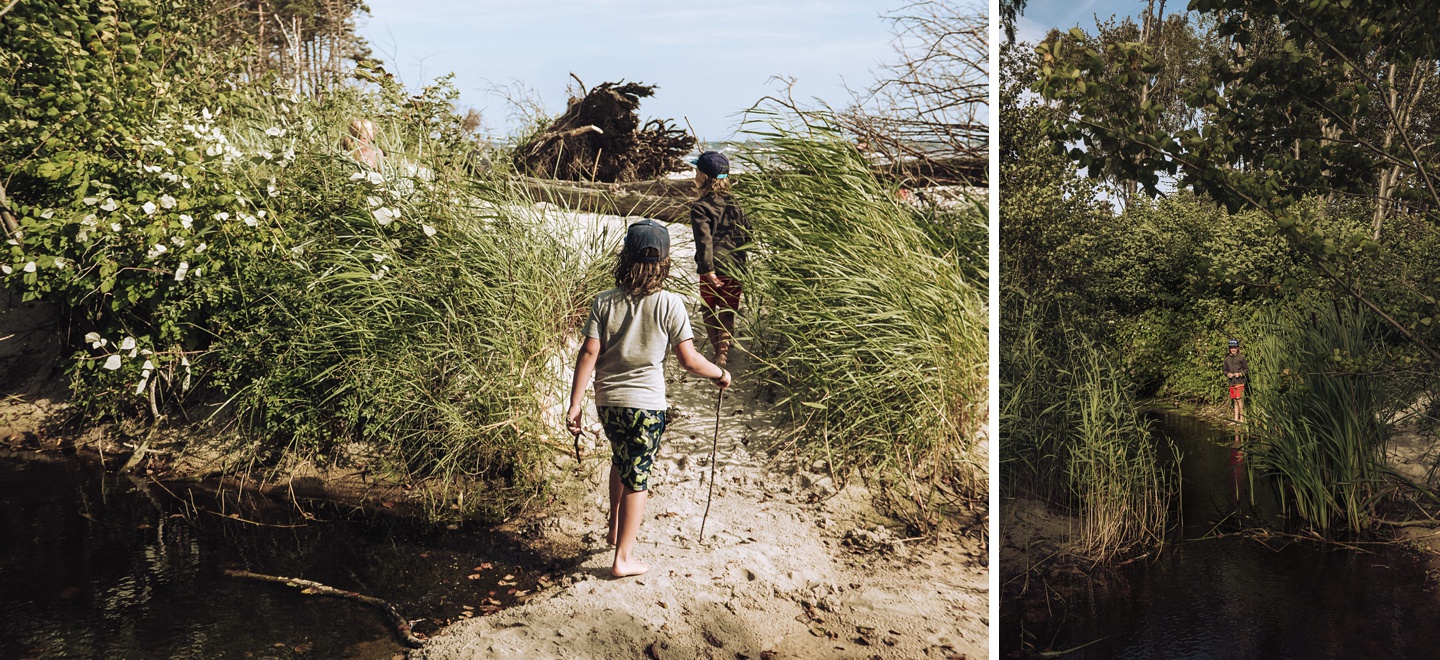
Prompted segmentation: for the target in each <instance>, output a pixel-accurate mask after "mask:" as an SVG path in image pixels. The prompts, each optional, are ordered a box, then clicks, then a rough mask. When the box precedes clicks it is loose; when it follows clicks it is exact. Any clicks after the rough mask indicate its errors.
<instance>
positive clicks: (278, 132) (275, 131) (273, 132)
mask: <svg viewBox="0 0 1440 660" xmlns="http://www.w3.org/2000/svg"><path fill="white" fill-rule="evenodd" d="M265 134H266V135H269V136H270V137H284V136H285V129H283V128H278V127H275V126H271V127H270V128H267V129H265Z"/></svg>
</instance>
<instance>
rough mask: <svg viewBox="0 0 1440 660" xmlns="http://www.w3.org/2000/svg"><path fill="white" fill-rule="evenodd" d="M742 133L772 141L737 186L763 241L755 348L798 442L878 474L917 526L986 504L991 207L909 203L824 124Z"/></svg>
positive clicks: (755, 264) (777, 121)
mask: <svg viewBox="0 0 1440 660" xmlns="http://www.w3.org/2000/svg"><path fill="white" fill-rule="evenodd" d="M747 127H748V128H747V130H748V131H749V134H750V135H751V136H752V137H753V138H756V139H757V140H759V141H760V142H761V143H762V144H763V145H764V146H763V150H762V154H761V157H759V158H757V159H755V160H754V161H752V162H751V163H750V167H751V169H752V173H750V174H747V176H746V177H745V179H743V185H742V186H740V187H739V188H738V189H737V194H738V195H739V196H740V198H741V203H742V204H743V206H744V207H745V209H746V212H747V214H748V215H749V217H750V218H751V222H752V224H753V239H754V243H755V249H754V250H753V252H752V261H751V263H750V272H749V273H748V274H747V276H746V290H747V295H750V296H751V297H750V300H751V303H752V304H751V309H752V310H757V309H758V310H759V312H758V315H757V316H756V317H755V318H754V319H753V321H754V323H753V325H752V326H751V337H750V338H749V339H750V341H749V342H748V343H749V346H748V349H749V350H750V351H751V352H752V353H753V355H754V357H755V360H756V365H757V372H756V376H757V377H758V378H760V379H762V380H763V381H764V382H767V383H770V384H772V385H773V386H774V387H775V390H776V391H777V392H778V395H779V398H778V400H777V402H776V403H777V405H778V406H779V407H780V408H781V409H782V410H783V411H784V412H785V413H787V414H788V416H789V418H790V419H792V420H793V421H794V422H795V425H794V434H793V436H792V437H793V440H794V441H795V442H796V443H798V445H799V446H801V447H803V448H804V449H805V450H807V451H808V452H810V453H812V454H814V455H817V456H819V457H822V458H826V459H828V460H829V461H830V463H831V464H832V465H834V466H835V467H836V468H838V469H840V470H843V471H847V472H848V471H849V469H850V468H858V469H860V470H861V472H862V474H864V475H866V476H867V477H871V476H873V477H875V478H876V479H877V480H878V483H879V484H880V486H881V487H880V489H879V490H880V491H881V494H882V496H883V500H884V501H886V502H888V503H889V504H890V505H891V506H892V508H893V510H895V511H896V512H897V513H898V514H900V515H901V516H903V517H905V518H907V519H908V520H910V521H911V522H912V523H914V524H916V525H917V526H919V527H921V528H929V527H931V526H933V525H934V524H936V522H938V518H937V516H938V515H939V514H940V512H941V511H942V510H943V509H944V508H945V507H946V506H947V505H948V504H954V505H959V504H961V503H964V504H972V503H974V502H976V501H983V496H984V493H985V491H986V486H985V484H986V482H987V478H986V467H985V463H986V460H985V458H984V457H983V456H979V455H977V452H976V451H975V446H976V436H977V433H978V432H979V430H980V429H981V428H982V427H983V424H984V422H985V420H986V417H987V406H986V381H987V375H986V374H987V360H986V337H987V334H988V333H987V328H986V325H987V323H986V306H985V282H984V280H983V279H982V277H983V276H982V275H981V273H983V272H984V271H985V265H984V259H985V256H984V255H985V252H984V251H985V240H984V236H985V230H984V227H985V218H986V212H985V208H984V205H983V202H980V201H975V202H971V203H968V204H965V205H963V206H962V207H960V208H941V207H937V206H929V207H917V206H913V205H911V204H908V203H907V202H905V201H903V200H902V199H901V197H900V196H899V194H898V192H899V191H898V186H897V185H895V184H891V183H886V182H882V181H880V180H879V179H877V178H876V176H875V175H874V174H873V173H872V171H871V167H870V164H869V163H868V162H867V161H866V160H865V158H864V157H863V155H862V154H861V153H860V152H859V151H857V150H856V149H855V147H854V145H853V144H852V143H851V142H849V141H847V140H845V139H844V138H843V137H842V136H841V135H840V134H839V133H838V131H837V130H836V129H835V127H834V124H833V123H832V122H830V121H828V119H827V117H826V116H825V115H823V114H801V115H799V116H798V117H796V116H788V117H781V116H780V115H776V114H770V113H763V112H762V113H756V114H753V115H752V116H751V117H750V118H749V121H748V123H747Z"/></svg>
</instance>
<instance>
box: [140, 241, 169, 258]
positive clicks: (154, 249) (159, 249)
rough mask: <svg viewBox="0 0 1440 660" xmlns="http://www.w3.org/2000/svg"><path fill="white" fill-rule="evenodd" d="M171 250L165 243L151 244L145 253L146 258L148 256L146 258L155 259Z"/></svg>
mask: <svg viewBox="0 0 1440 660" xmlns="http://www.w3.org/2000/svg"><path fill="white" fill-rule="evenodd" d="M169 251H170V248H167V247H165V244H164V243H156V244H154V245H152V246H150V250H149V251H147V252H146V253H145V258H146V259H154V258H156V257H159V256H160V255H162V254H165V253H166V252H169Z"/></svg>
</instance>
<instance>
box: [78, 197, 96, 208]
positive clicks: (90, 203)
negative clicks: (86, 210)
mask: <svg viewBox="0 0 1440 660" xmlns="http://www.w3.org/2000/svg"><path fill="white" fill-rule="evenodd" d="M80 201H82V202H84V203H85V205H86V206H94V205H96V204H98V203H99V202H100V200H99V199H96V198H94V197H86V198H85V199H82V200H80Z"/></svg>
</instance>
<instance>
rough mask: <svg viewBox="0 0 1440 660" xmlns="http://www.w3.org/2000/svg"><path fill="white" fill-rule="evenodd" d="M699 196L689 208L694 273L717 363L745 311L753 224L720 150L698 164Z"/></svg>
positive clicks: (724, 360)
mask: <svg viewBox="0 0 1440 660" xmlns="http://www.w3.org/2000/svg"><path fill="white" fill-rule="evenodd" d="M695 188H696V192H697V193H698V196H697V197H696V199H695V201H694V202H693V203H691V205H690V228H691V229H692V230H694V232H695V272H696V273H697V274H699V275H700V298H701V299H703V300H704V301H705V308H704V309H703V310H702V311H701V317H702V318H704V320H705V331H706V334H707V335H709V338H710V345H711V346H714V347H715V364H717V365H719V366H721V367H723V366H725V365H726V363H728V362H729V359H730V344H731V342H733V341H734V335H735V311H736V310H738V309H740V280H739V279H738V277H739V275H740V270H741V269H742V268H743V267H744V265H745V251H744V250H743V249H741V247H742V246H744V245H745V243H746V242H747V241H749V240H750V221H749V220H748V219H746V217H745V212H744V211H741V210H740V206H739V205H737V204H736V203H735V199H734V197H732V196H731V195H730V161H729V160H728V159H726V158H725V155H724V154H721V153H720V152H718V151H707V152H705V153H703V154H700V157H699V158H698V159H696V161H695Z"/></svg>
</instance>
